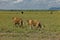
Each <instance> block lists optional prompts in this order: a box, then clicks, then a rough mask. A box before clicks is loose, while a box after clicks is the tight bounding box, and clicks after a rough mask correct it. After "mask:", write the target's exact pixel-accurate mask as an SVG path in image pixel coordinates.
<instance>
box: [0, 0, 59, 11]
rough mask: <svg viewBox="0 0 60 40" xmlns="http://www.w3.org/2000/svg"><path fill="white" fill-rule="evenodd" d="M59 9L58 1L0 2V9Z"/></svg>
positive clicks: (16, 0) (19, 0) (25, 0)
mask: <svg viewBox="0 0 60 40" xmlns="http://www.w3.org/2000/svg"><path fill="white" fill-rule="evenodd" d="M51 7H60V0H0V9H20V10H22V9H49V8H51Z"/></svg>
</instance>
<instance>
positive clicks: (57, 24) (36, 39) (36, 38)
mask: <svg viewBox="0 0 60 40" xmlns="http://www.w3.org/2000/svg"><path fill="white" fill-rule="evenodd" d="M14 16H17V17H21V18H22V19H23V20H24V26H23V27H24V28H19V27H15V26H14V25H13V22H12V17H14ZM28 19H34V20H39V21H40V22H41V24H42V25H45V27H44V28H43V29H41V30H40V31H39V30H31V29H29V26H28V25H27V23H26V20H28ZM0 33H6V34H0V39H1V40H60V11H53V14H50V11H24V14H21V12H18V13H17V11H0ZM9 33H12V34H9ZM14 33H17V34H14ZM13 34H14V35H13Z"/></svg>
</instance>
